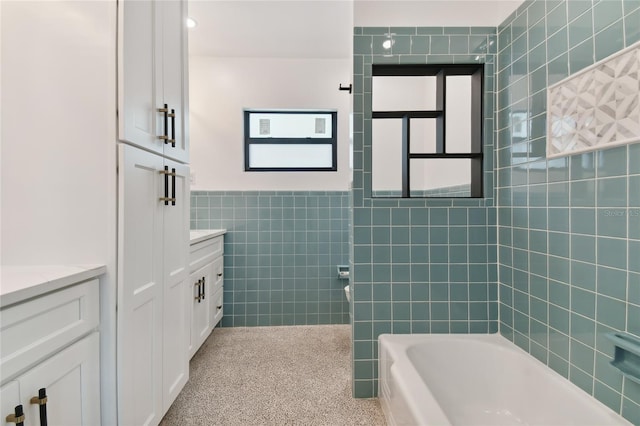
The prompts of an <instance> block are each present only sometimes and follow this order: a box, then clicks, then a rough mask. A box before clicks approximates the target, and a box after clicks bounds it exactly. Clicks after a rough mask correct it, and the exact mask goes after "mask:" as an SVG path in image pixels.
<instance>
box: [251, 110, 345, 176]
mask: <svg viewBox="0 0 640 426" xmlns="http://www.w3.org/2000/svg"><path fill="white" fill-rule="evenodd" d="M251 114H289V115H291V114H309V115H311V114H330V115H331V137H330V138H310V137H308V138H272V137H269V138H252V137H251V136H250V135H251V133H250V116H251ZM251 145H331V167H251V165H250V156H249V151H250V150H249V147H250V146H251ZM244 170H245V172H335V171H337V170H338V111H337V110H322V109H308V110H307V109H292V110H287V109H245V110H244Z"/></svg>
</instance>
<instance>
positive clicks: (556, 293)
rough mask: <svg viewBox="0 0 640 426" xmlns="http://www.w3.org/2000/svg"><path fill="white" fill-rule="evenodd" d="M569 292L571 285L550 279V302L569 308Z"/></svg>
mask: <svg viewBox="0 0 640 426" xmlns="http://www.w3.org/2000/svg"><path fill="white" fill-rule="evenodd" d="M569 293H570V291H569V285H567V284H563V283H559V282H556V281H553V280H549V302H551V303H553V304H556V305H558V306H561V307H563V308H566V309H569V306H570V305H571V301H570V299H569ZM560 331H564V330H560Z"/></svg>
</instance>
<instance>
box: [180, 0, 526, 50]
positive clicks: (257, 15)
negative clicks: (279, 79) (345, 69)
mask: <svg viewBox="0 0 640 426" xmlns="http://www.w3.org/2000/svg"><path fill="white" fill-rule="evenodd" d="M522 1H523V0H492V1H488V0H409V1H404V0H355V2H354V1H351V0H190V2H189V16H191V17H192V18H194V19H195V20H196V21H197V22H198V26H197V27H196V28H194V29H192V30H190V31H189V53H190V55H198V56H217V57H272V58H349V57H351V50H352V34H353V27H354V26H497V25H498V24H500V23H501V22H502V21H503V20H504V19H505V18H506V17H507V16H508V15H509V14H510V13H511V12H513V11H514V10H515V9H516V8H517V7H518V6H519V5H520V4H521V3H522Z"/></svg>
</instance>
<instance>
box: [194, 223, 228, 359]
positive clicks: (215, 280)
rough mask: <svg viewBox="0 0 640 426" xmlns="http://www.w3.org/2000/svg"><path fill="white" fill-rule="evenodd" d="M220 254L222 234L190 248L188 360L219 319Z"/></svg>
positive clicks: (220, 303)
mask: <svg viewBox="0 0 640 426" xmlns="http://www.w3.org/2000/svg"><path fill="white" fill-rule="evenodd" d="M223 252H224V237H223V236H222V235H219V236H216V237H213V238H210V239H206V240H204V241H200V242H197V243H195V244H192V245H191V252H190V261H189V270H190V271H191V275H190V278H189V285H187V297H188V298H189V300H190V301H191V303H190V307H191V309H190V317H191V333H190V336H191V337H190V341H189V345H188V348H189V356H190V357H192V356H193V355H194V354H195V353H196V352H197V351H198V349H199V348H200V346H201V345H202V343H204V341H205V340H206V339H207V337H208V336H209V334H210V333H211V330H213V328H214V327H215V326H216V325H217V324H218V323H219V322H220V319H221V318H222V298H223V281H224V276H223V268H224V264H223V258H222V255H223Z"/></svg>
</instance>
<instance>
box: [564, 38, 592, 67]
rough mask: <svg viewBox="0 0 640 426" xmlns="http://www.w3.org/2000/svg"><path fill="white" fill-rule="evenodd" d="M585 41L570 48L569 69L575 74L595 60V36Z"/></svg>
mask: <svg viewBox="0 0 640 426" xmlns="http://www.w3.org/2000/svg"><path fill="white" fill-rule="evenodd" d="M583 40H584V42H583V43H580V44H578V45H577V46H576V47H573V48H572V49H571V50H569V71H570V72H571V73H572V74H574V73H576V72H578V71H580V70H581V69H583V68H586V67H588V66H590V65H592V64H593V63H594V62H595V54H594V46H593V38H592V37H589V38H587V39H583Z"/></svg>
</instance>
